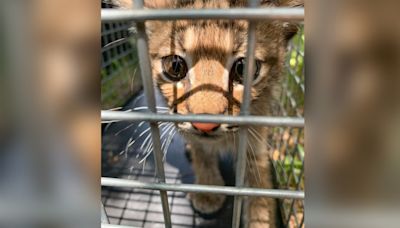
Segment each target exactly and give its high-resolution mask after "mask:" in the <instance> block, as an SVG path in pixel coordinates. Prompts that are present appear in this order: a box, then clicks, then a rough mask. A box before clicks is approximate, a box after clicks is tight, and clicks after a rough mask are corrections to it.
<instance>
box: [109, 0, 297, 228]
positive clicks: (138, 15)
mask: <svg viewBox="0 0 400 228" xmlns="http://www.w3.org/2000/svg"><path fill="white" fill-rule="evenodd" d="M135 3H136V4H135V6H136V7H137V8H136V9H133V10H124V11H121V10H102V12H101V17H102V21H107V22H111V21H123V20H133V21H136V22H137V24H136V26H137V36H138V38H137V46H138V55H139V60H140V69H141V76H142V80H143V87H144V90H145V94H146V98H147V102H148V108H149V110H150V113H148V114H144V115H143V116H138V113H122V112H112V111H102V120H111V121H120V120H137V119H142V120H147V121H150V126H151V135H152V140H153V144H154V153H155V163H156V175H157V177H158V183H157V184H144V183H137V182H136V183H134V182H132V181H129V182H123V181H124V180H110V179H104V178H102V185H108V186H119V187H122V186H125V187H135V188H140V187H142V188H147V189H153V190H159V191H160V195H161V201H162V206H163V215H164V223H165V226H166V227H171V215H170V212H169V207H168V198H167V195H166V191H185V192H188V191H196V192H209V193H218V192H220V193H225V194H232V195H235V203H234V214H233V220H232V224H233V227H235V228H237V227H239V226H240V214H241V206H242V199H243V198H242V197H241V196H243V195H258V194H260V195H264V196H269V197H278V198H279V197H281V198H292V199H294V198H296V197H297V198H304V193H303V192H301V191H297V192H294V193H292V194H290V193H289V192H288V191H287V190H272V189H269V190H267V189H254V188H243V183H244V173H245V165H246V164H245V161H246V150H247V147H246V142H247V130H246V129H247V125H249V124H260V123H262V124H266V125H271V126H297V127H303V126H304V119H302V118H276V117H275V118H273V117H257V118H254V117H251V116H249V106H250V88H251V81H252V74H249V72H252V68H253V67H254V66H252V65H253V64H251V63H252V61H247V62H248V63H250V64H248V65H246V69H245V72H246V73H247V77H245V82H244V85H245V89H244V96H243V101H242V108H241V112H240V116H238V117H230V116H198V115H195V116H194V115H192V116H186V115H185V116H176V115H161V114H156V107H155V99H154V88H153V80H152V77H151V76H150V75H151V73H150V72H151V69H150V60H149V56H148V44H147V37H146V33H145V28H144V21H146V20H178V19H246V20H249V23H250V26H249V32H248V34H249V37H248V40H249V42H248V50H247V56H246V58H247V60H249V59H250V60H251V59H252V58H254V55H253V53H254V47H255V22H254V20H285V21H292V20H294V21H300V20H303V19H304V9H301V8H263V9H256V8H255V7H256V6H257V3H258V1H257V0H249V6H250V7H251V8H247V9H206V10H175V9H171V10H143V9H140V8H143V0H136V1H135ZM135 115H136V116H135ZM157 121H175V122H177V121H180V122H182V121H198V122H224V123H229V122H231V123H240V124H241V125H243V126H241V129H240V136H241V137H240V139H241V140H240V142H239V150H238V155H237V158H238V159H237V170H236V172H237V174H236V188H233V187H224V186H196V185H194V186H193V185H191V186H186V185H184V186H182V185H180V186H177V185H171V184H165V174H164V168H163V163H162V152H161V145H160V133H159V129H158V125H157ZM257 121H258V122H257ZM118 181H119V182H118ZM121 181H122V182H121ZM122 183H123V184H122ZM121 185H122V186H121ZM193 187H195V188H193ZM102 226H104V227H105V226H106V225H102ZM115 227H119V226H115Z"/></svg>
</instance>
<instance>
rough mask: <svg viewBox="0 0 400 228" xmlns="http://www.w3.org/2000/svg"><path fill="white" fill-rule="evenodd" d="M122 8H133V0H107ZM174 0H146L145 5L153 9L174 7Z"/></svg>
mask: <svg viewBox="0 0 400 228" xmlns="http://www.w3.org/2000/svg"><path fill="white" fill-rule="evenodd" d="M105 2H106V3H110V4H112V5H114V6H116V7H118V8H120V9H132V8H133V7H134V4H133V1H132V0H105ZM174 5H175V1H174V0H149V1H144V6H145V7H146V8H151V9H162V8H173V6H174Z"/></svg>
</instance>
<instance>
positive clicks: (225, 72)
mask: <svg viewBox="0 0 400 228" xmlns="http://www.w3.org/2000/svg"><path fill="white" fill-rule="evenodd" d="M114 2H115V3H116V4H117V5H119V6H120V7H121V8H132V5H131V0H119V1H118V0H114ZM246 5H247V1H245V0H218V1H212V0H152V1H150V0H148V1H145V7H146V8H154V9H162V8H185V9H203V8H238V7H246ZM302 5H303V2H302V1H300V0H270V1H265V0H263V1H261V7H278V6H286V7H297V6H302ZM247 27H248V22H247V21H245V20H235V21H229V20H178V21H147V22H146V31H147V34H148V37H149V53H150V58H151V64H152V76H153V78H154V80H155V82H156V83H157V86H158V87H159V88H160V90H161V92H162V94H163V96H164V97H165V99H166V101H167V103H168V106H169V109H170V112H171V113H172V112H173V113H178V114H222V115H238V114H239V111H240V105H241V101H242V95H243V84H242V83H243V77H244V72H243V71H244V66H245V64H246V60H245V56H246V50H247ZM296 32H297V26H296V25H295V24H291V23H287V22H281V21H260V22H258V24H257V27H256V49H255V59H256V60H255V71H254V81H253V87H252V90H251V97H252V98H251V109H250V112H251V114H253V115H268V114H270V113H271V109H272V106H273V102H274V99H275V97H276V95H277V91H278V89H279V83H280V79H281V76H282V75H281V72H282V70H283V67H284V60H285V54H286V47H287V43H288V40H289V39H290V38H291V37H293V36H294V35H295V33H296ZM177 128H178V131H179V132H180V133H181V134H182V135H183V136H184V137H185V139H186V140H187V142H188V143H190V146H191V150H190V151H191V152H190V153H191V157H192V165H193V169H194V172H195V175H196V184H203V185H224V180H223V178H222V176H221V174H220V171H219V168H218V156H219V153H222V152H226V151H236V148H237V147H238V145H237V144H238V141H239V140H238V129H239V127H238V126H237V125H234V124H214V123H189V122H184V123H178V124H177ZM248 129H249V142H248V156H247V157H248V161H247V169H246V170H247V174H246V184H247V186H251V187H258V188H272V187H273V186H272V176H271V172H270V164H269V156H268V154H267V148H266V142H265V139H266V138H267V129H266V128H263V127H260V126H253V127H249V128H248ZM189 198H190V199H191V201H192V205H193V207H194V208H195V209H196V210H197V211H198V212H201V213H203V214H213V213H215V212H217V211H218V210H220V209H221V208H222V206H223V204H224V201H225V198H226V196H224V195H216V194H200V193H199V194H193V193H190V194H189ZM275 210H276V202H275V200H274V199H271V198H265V197H248V198H247V199H246V201H245V206H244V215H243V219H244V225H245V227H251V228H256V227H275V226H276V224H275V223H276V220H277V219H276V218H275V216H276V215H275V213H276V211H275Z"/></svg>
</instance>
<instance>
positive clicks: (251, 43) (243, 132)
mask: <svg viewBox="0 0 400 228" xmlns="http://www.w3.org/2000/svg"><path fill="white" fill-rule="evenodd" d="M258 5H259V1H258V0H248V6H249V7H250V8H256V7H257V6H258ZM248 23H249V25H248V36H247V53H246V64H245V65H244V66H245V68H244V72H246V76H245V77H244V82H243V85H244V91H243V100H242V106H241V107H240V114H239V115H240V116H248V115H250V103H251V88H252V84H253V76H254V75H253V72H254V60H255V59H254V50H255V46H256V23H255V22H252V21H248ZM247 137H248V127H247V126H241V127H240V129H239V146H238V150H237V153H236V160H237V161H236V173H235V175H236V176H235V177H236V180H235V186H236V187H239V188H241V187H243V186H244V176H245V173H246V161H247V143H248V142H247ZM242 204H243V197H242V196H235V201H234V204H233V216H232V228H239V227H240V220H241V214H242V213H241V212H242Z"/></svg>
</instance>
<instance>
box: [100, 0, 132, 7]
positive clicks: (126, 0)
mask: <svg viewBox="0 0 400 228" xmlns="http://www.w3.org/2000/svg"><path fill="white" fill-rule="evenodd" d="M104 2H105V3H108V4H111V5H113V6H115V7H117V8H120V9H132V8H133V1H132V0H104Z"/></svg>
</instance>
